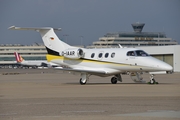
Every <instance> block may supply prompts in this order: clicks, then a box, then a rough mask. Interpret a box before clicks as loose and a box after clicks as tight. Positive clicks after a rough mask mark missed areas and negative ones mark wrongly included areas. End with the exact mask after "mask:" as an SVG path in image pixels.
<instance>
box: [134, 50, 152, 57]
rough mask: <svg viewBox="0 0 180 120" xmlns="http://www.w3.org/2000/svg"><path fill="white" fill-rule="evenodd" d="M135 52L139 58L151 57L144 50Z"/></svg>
mask: <svg viewBox="0 0 180 120" xmlns="http://www.w3.org/2000/svg"><path fill="white" fill-rule="evenodd" d="M135 52H136V55H137V56H149V55H148V54H147V53H146V52H144V51H142V50H136V51H135Z"/></svg>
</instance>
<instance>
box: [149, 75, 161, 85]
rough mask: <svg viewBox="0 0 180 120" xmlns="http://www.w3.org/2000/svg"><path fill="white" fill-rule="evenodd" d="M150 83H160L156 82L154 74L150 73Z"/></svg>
mask: <svg viewBox="0 0 180 120" xmlns="http://www.w3.org/2000/svg"><path fill="white" fill-rule="evenodd" d="M148 83H149V84H159V83H158V82H156V80H155V79H154V75H153V74H150V81H149V82H148Z"/></svg>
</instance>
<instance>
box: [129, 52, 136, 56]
mask: <svg viewBox="0 0 180 120" xmlns="http://www.w3.org/2000/svg"><path fill="white" fill-rule="evenodd" d="M127 56H135V52H134V51H129V52H127Z"/></svg>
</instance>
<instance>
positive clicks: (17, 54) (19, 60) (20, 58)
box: [14, 52, 25, 63]
mask: <svg viewBox="0 0 180 120" xmlns="http://www.w3.org/2000/svg"><path fill="white" fill-rule="evenodd" d="M14 55H15V57H16V62H17V63H21V62H23V61H25V60H24V59H23V58H22V57H21V55H20V54H19V53H17V52H14Z"/></svg>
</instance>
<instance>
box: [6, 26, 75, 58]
mask: <svg viewBox="0 0 180 120" xmlns="http://www.w3.org/2000/svg"><path fill="white" fill-rule="evenodd" d="M9 29H13V30H34V31H37V32H39V33H40V34H41V37H42V39H43V42H44V45H45V47H46V49H47V52H48V54H51V55H61V53H62V51H64V50H65V49H68V48H75V47H73V46H70V45H68V44H66V43H65V42H63V41H61V40H60V39H59V38H58V37H57V35H56V34H55V32H54V30H61V28H57V29H55V28H50V27H43V28H22V27H15V26H11V27H9Z"/></svg>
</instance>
